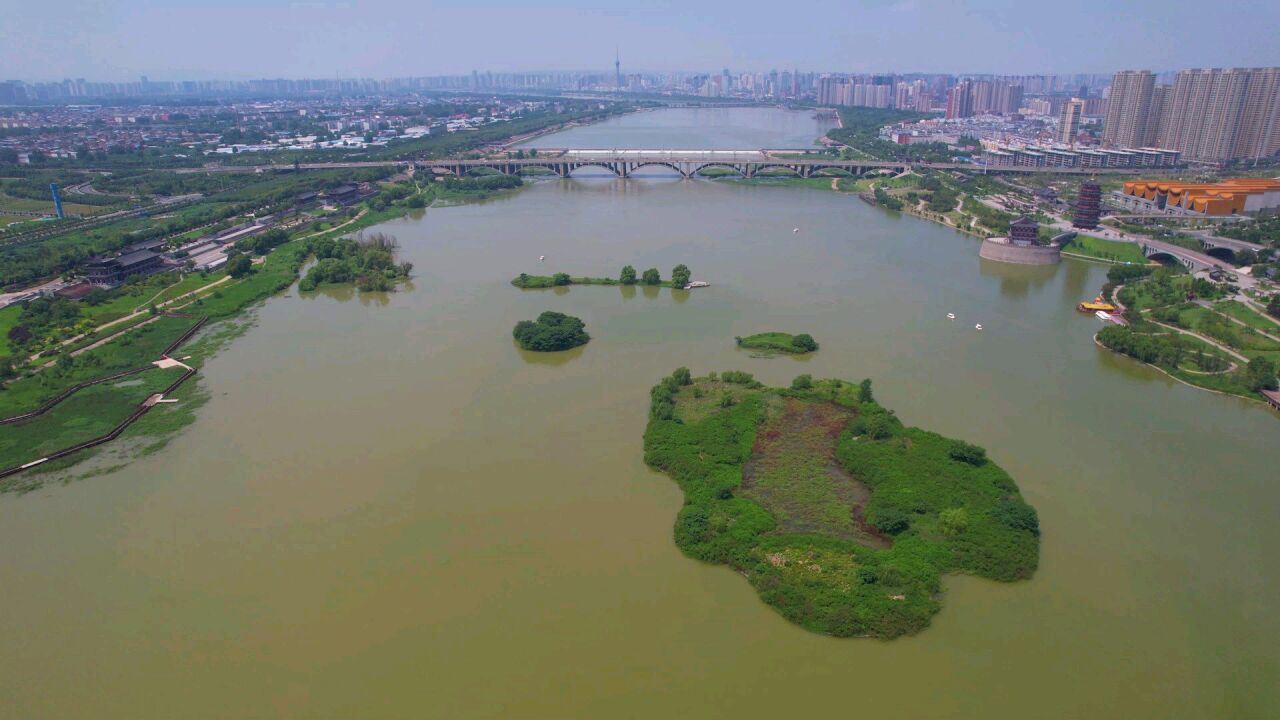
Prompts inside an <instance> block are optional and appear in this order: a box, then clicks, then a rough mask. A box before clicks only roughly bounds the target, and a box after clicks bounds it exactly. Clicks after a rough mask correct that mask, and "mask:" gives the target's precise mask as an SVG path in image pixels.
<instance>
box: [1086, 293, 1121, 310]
mask: <svg viewBox="0 0 1280 720" xmlns="http://www.w3.org/2000/svg"><path fill="white" fill-rule="evenodd" d="M1076 309H1077V310H1079V311H1080V312H1084V313H1096V312H1098V311H1099V310H1101V311H1103V312H1105V313H1112V312H1115V311H1116V310H1119V309H1120V308H1117V307H1116V306H1115V305H1112V304H1111V303H1109V302H1107V301H1105V300H1103V299H1102V296H1101V295H1099V296H1098V297H1096V298H1094V299H1093V302H1082V303H1080V304H1079V305H1077V306H1076Z"/></svg>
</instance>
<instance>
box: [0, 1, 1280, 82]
mask: <svg viewBox="0 0 1280 720" xmlns="http://www.w3.org/2000/svg"><path fill="white" fill-rule="evenodd" d="M1179 4H1180V3H1178V2H1174V3H1172V4H1171V3H1159V4H1157V3H1145V2H1144V3H1136V4H1129V5H1127V6H1125V7H1123V8H1118V7H1115V6H1112V5H1108V4H1105V3H1102V2H1099V1H1096V0H1086V2H1082V3H1078V4H1077V5H1075V6H1073V14H1072V16H1071V18H1070V19H1069V21H1070V22H1074V23H1078V24H1086V25H1088V29H1089V32H1087V33H1066V32H1056V31H1055V32H1047V31H1044V29H1045V28H1049V27H1057V24H1058V23H1061V22H1062V20H1063V19H1062V18H1061V17H1058V16H1056V15H1054V14H1053V13H1052V11H1050V10H1042V9H1037V8H1027V7H1025V6H1021V5H1017V4H1014V3H1011V2H1005V1H1004V0H990V1H988V2H983V3H970V4H967V5H966V6H965V7H963V8H957V7H951V6H943V7H931V6H930V5H929V4H928V3H923V2H916V1H914V0H905V1H899V2H863V3H859V4H858V5H857V6H854V7H850V6H848V5H845V4H840V3H835V2H830V1H828V0H809V1H808V2H805V3H802V4H800V5H795V4H791V5H788V7H787V8H786V12H785V15H786V17H788V18H791V19H792V22H784V23H779V22H778V17H779V11H778V10H777V9H776V8H772V7H768V6H763V5H758V6H744V5H741V4H731V3H727V2H721V1H720V0H715V1H714V2H708V3H703V4H702V6H701V7H700V8H699V12H698V13H697V16H696V17H695V16H693V15H692V14H691V13H689V12H688V9H687V8H686V7H684V6H675V5H674V4H670V3H657V4H649V5H646V6H645V7H644V8H643V9H636V8H632V7H629V6H624V5H622V4H620V3H615V2H601V3H587V2H584V1H582V0H564V1H563V2H560V3H558V4H556V5H553V6H544V7H540V8H538V9H536V10H535V9H531V8H526V7H522V6H517V5H515V4H514V3H509V2H502V1H498V2H485V3H480V4H467V5H462V4H458V3H453V2H443V3H441V2H437V3H431V4H429V5H425V6H424V5H409V4H406V3H401V2H399V1H398V0H380V1H379V2H374V3H361V4H360V5H359V6H356V5H355V4H350V3H327V2H321V3H311V4H306V5H300V4H298V3H296V2H284V1H283V0H268V2H265V3H262V4H248V3H244V2H241V1H239V0H235V1H233V2H231V3H228V4H222V5H219V6H218V7H217V8H213V7H197V6H192V5H189V4H187V3H183V2H175V1H173V0H153V1H151V2H145V3H134V4H133V7H131V8H128V9H124V8H111V7H103V6H99V5H96V4H91V3H84V2H72V3H70V4H68V5H65V6H61V7H60V13H59V22H58V23H50V22H48V17H47V12H45V11H44V10H43V9H42V8H40V7H38V6H32V5H30V4H25V5H17V4H14V5H13V7H10V8H6V10H5V16H6V18H8V20H9V21H8V22H7V23H6V26H7V29H8V32H5V33H4V34H5V36H6V37H5V42H4V43H0V67H4V68H5V70H6V77H4V78H2V79H6V80H18V79H20V80H24V81H29V82H44V81H56V80H61V79H65V78H77V77H83V78H87V79H91V80H94V81H101V82H119V81H129V80H136V79H137V78H138V77H140V76H143V75H145V76H148V77H149V78H151V79H153V80H182V79H189V80H224V79H225V80H244V79H252V78H264V77H280V78H304V77H329V78H365V77H369V78H393V77H414V76H431V75H456V74H465V73H469V72H470V71H472V70H482V71H483V70H487V71H493V72H514V71H527V72H601V73H609V74H612V71H613V70H614V66H613V61H614V59H615V57H617V55H616V53H617V52H618V51H619V49H620V51H621V62H622V72H623V73H624V74H626V73H634V72H649V73H663V72H698V71H705V72H712V71H718V70H719V69H721V68H724V67H729V68H733V69H734V71H735V72H759V71H767V70H771V69H778V70H782V69H800V70H803V71H808V72H815V71H817V72H846V73H875V72H896V73H950V74H957V75H983V74H1014V73H1036V74H1066V73H1109V72H1114V71H1116V70H1121V69H1130V68H1149V69H1153V70H1156V71H1157V72H1159V71H1161V70H1175V69H1180V68H1186V67H1251V66H1268V65H1275V64H1277V63H1280V54H1278V53H1277V52H1276V50H1275V47H1274V43H1273V42H1271V41H1270V38H1269V37H1268V33H1269V31H1267V30H1266V28H1268V27H1274V26H1276V25H1280V6H1274V5H1259V6H1257V7H1255V8H1251V9H1250V14H1249V17H1250V21H1249V22H1244V23H1240V22H1233V21H1230V20H1227V19H1223V20H1217V19H1215V18H1213V17H1209V18H1203V17H1201V16H1200V15H1197V17H1201V21H1199V22H1197V23H1185V22H1181V20H1180V19H1179V18H1180V17H1181V16H1183V15H1184V14H1185V13H1182V12H1180V11H1179V10H1178V8H1177V6H1178V5H1179ZM1182 4H1186V5H1187V8H1188V11H1190V9H1191V6H1190V4H1189V3H1182ZM139 5H142V6H143V7H138V6H139ZM495 17H496V18H498V21H496V22H495ZM831 18H836V19H842V18H843V19H846V20H845V21H837V22H827V20H829V19H831ZM908 27H909V28H910V32H906V31H905V30H904V31H901V32H899V29H900V28H908ZM1135 30H1136V31H1135ZM657 37H661V38H662V40H663V41H662V42H661V43H658V42H655V41H654V38H657ZM157 58H163V59H162V60H157ZM532 68H540V69H539V70H532Z"/></svg>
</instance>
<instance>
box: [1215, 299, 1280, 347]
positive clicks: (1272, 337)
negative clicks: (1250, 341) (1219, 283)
mask: <svg viewBox="0 0 1280 720" xmlns="http://www.w3.org/2000/svg"><path fill="white" fill-rule="evenodd" d="M1195 303H1196V304H1197V305H1199V306H1200V307H1202V308H1204V309H1205V310H1208V311H1209V312H1211V313H1213V314H1214V315H1218V316H1220V317H1224V318H1226V319H1227V320H1230V321H1231V322H1233V323H1235V324H1237V325H1239V326H1240V327H1242V328H1245V329H1246V330H1253V331H1254V332H1256V333H1258V334H1259V335H1261V336H1262V337H1264V338H1266V339H1268V340H1272V341H1274V342H1278V343H1280V337H1276V336H1275V335H1272V334H1271V333H1269V332H1267V331H1266V330H1259V329H1257V328H1255V327H1254V326H1252V325H1250V324H1249V323H1246V322H1244V321H1243V320H1240V319H1238V318H1234V317H1231V316H1230V315H1228V314H1226V313H1224V312H1221V311H1220V310H1218V309H1217V308H1215V307H1214V306H1213V303H1210V302H1209V301H1208V300H1196V301H1195Z"/></svg>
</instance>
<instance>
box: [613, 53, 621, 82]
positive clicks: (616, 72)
mask: <svg viewBox="0 0 1280 720" xmlns="http://www.w3.org/2000/svg"><path fill="white" fill-rule="evenodd" d="M613 82H614V84H615V85H617V86H618V89H619V90H621V89H622V55H621V54H619V52H618V48H616V47H615V48H614V49H613Z"/></svg>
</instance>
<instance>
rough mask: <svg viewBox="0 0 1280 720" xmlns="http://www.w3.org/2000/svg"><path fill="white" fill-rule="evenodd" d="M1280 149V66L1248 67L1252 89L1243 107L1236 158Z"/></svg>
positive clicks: (1250, 87) (1256, 155) (1248, 92)
mask: <svg viewBox="0 0 1280 720" xmlns="http://www.w3.org/2000/svg"><path fill="white" fill-rule="evenodd" d="M1277 152H1280V67H1273V68H1254V69H1252V70H1249V89H1248V90H1246V91H1245V99H1244V107H1243V108H1241V110H1240V130H1239V132H1238V134H1237V135H1236V147H1235V152H1233V153H1232V155H1233V156H1234V157H1237V158H1264V157H1271V156H1272V155H1275V154H1276V153H1277Z"/></svg>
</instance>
